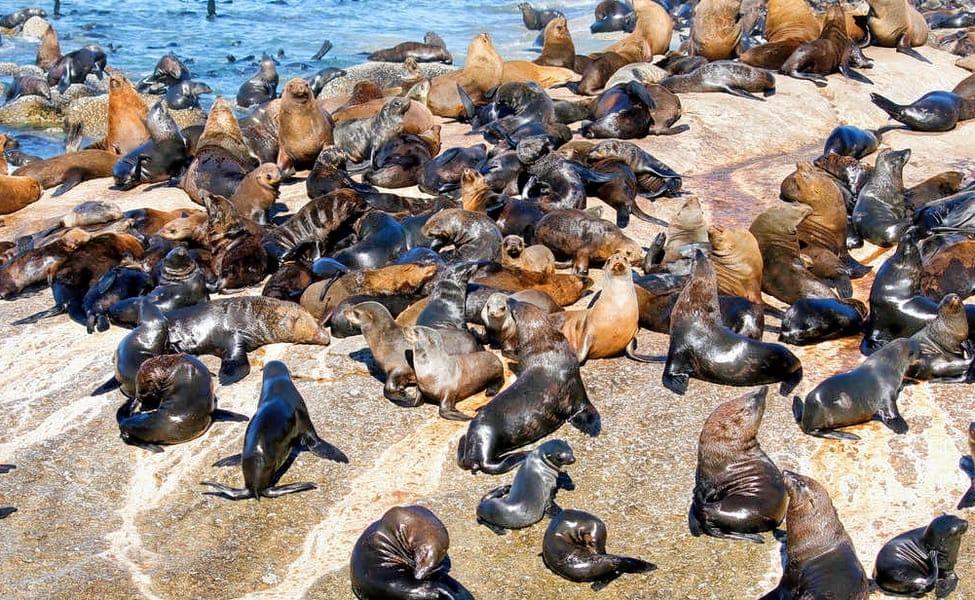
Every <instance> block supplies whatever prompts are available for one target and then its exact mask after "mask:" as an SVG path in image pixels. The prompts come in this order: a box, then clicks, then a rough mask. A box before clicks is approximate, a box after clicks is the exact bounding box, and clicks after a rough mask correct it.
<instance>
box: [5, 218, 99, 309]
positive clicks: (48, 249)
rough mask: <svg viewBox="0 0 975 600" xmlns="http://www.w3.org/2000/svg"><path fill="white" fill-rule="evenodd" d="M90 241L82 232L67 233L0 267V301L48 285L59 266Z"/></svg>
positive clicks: (88, 235) (79, 230)
mask: <svg viewBox="0 0 975 600" xmlns="http://www.w3.org/2000/svg"><path fill="white" fill-rule="evenodd" d="M91 237H92V236H91V234H89V233H88V232H87V231H85V230H83V229H80V228H71V229H67V230H65V231H64V233H62V234H61V235H60V236H59V237H58V238H57V239H54V240H52V241H50V242H48V243H46V244H44V245H43V246H38V247H35V248H33V249H31V250H28V251H26V252H22V253H19V254H17V255H16V256H14V257H13V258H11V259H10V260H9V261H8V262H7V263H6V264H4V265H3V266H2V267H0V298H3V299H9V298H12V297H13V296H16V295H17V294H19V293H20V292H22V291H24V290H25V289H27V288H29V287H31V286H34V285H38V284H40V283H47V282H49V281H50V280H51V279H52V278H53V277H54V274H55V273H57V271H58V268H59V267H60V266H61V264H62V263H64V261H65V260H67V258H68V257H69V256H70V255H71V254H72V253H73V252H74V251H75V250H77V249H78V248H79V247H80V246H82V245H83V244H85V243H87V242H88V240H90V239H91Z"/></svg>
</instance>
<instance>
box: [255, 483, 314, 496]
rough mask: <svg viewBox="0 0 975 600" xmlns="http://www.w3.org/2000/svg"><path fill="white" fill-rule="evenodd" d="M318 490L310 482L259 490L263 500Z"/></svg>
mask: <svg viewBox="0 0 975 600" xmlns="http://www.w3.org/2000/svg"><path fill="white" fill-rule="evenodd" d="M315 489H318V486H317V485H315V484H314V483H311V482H310V481H303V482H301V483H289V484H288V485H276V486H274V487H269V488H267V489H266V490H261V491H260V495H261V496H264V497H265V498H277V497H279V496H284V495H285V494H294V493H297V492H307V491H308V490H315Z"/></svg>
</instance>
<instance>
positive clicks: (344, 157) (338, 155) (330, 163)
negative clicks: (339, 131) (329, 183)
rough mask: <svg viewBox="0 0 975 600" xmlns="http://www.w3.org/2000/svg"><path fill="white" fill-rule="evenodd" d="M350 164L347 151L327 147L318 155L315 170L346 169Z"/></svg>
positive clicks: (336, 147) (335, 147)
mask: <svg viewBox="0 0 975 600" xmlns="http://www.w3.org/2000/svg"><path fill="white" fill-rule="evenodd" d="M348 162H349V155H348V154H346V152H345V150H342V149H341V148H339V147H338V146H325V147H324V148H322V151H321V152H319V153H318V158H316V159H315V168H316V169H317V168H319V166H321V167H330V168H331V169H344V168H345V166H346V164H348Z"/></svg>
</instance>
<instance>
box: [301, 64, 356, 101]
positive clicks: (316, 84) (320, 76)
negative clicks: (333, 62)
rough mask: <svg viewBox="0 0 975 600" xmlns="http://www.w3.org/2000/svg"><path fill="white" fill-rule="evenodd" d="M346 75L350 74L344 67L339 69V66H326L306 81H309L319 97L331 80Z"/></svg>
mask: <svg viewBox="0 0 975 600" xmlns="http://www.w3.org/2000/svg"><path fill="white" fill-rule="evenodd" d="M346 75H348V72H347V71H345V70H344V69H339V68H338V67H325V68H324V69H322V70H320V71H319V72H317V73H315V74H314V75H312V76H311V77H309V78H308V79H306V80H305V81H307V82H308V85H309V86H311V91H312V93H314V94H315V97H316V98H317V97H318V95H319V94H321V93H322V90H323V89H325V86H326V85H328V83H329V82H330V81H332V80H333V79H338V78H339V77H345V76H346Z"/></svg>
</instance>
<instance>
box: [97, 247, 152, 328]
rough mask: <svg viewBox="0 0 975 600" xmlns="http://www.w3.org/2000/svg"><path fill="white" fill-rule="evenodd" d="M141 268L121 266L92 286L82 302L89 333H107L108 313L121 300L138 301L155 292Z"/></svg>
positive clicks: (147, 274) (127, 265) (150, 280)
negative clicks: (151, 291) (139, 298)
mask: <svg viewBox="0 0 975 600" xmlns="http://www.w3.org/2000/svg"><path fill="white" fill-rule="evenodd" d="M123 265H124V266H123ZM141 267H142V265H140V264H138V263H135V262H127V263H121V264H120V265H119V266H117V267H114V268H112V269H109V270H108V271H107V272H106V273H105V274H104V275H102V276H101V278H99V279H98V280H97V281H94V282H92V285H91V287H90V288H88V291H87V293H85V297H84V300H82V309H83V310H84V312H85V329H86V330H87V331H88V333H95V331H96V330H97V331H108V328H109V327H110V324H109V320H108V311H109V309H110V308H111V307H112V306H113V305H115V304H116V303H118V302H119V301H122V300H127V299H129V300H130V299H134V298H138V297H140V296H142V295H143V294H145V293H147V292H149V291H150V290H151V289H152V287H153V280H152V276H151V275H149V273H146V272H145V271H143V270H142V268H141Z"/></svg>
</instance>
